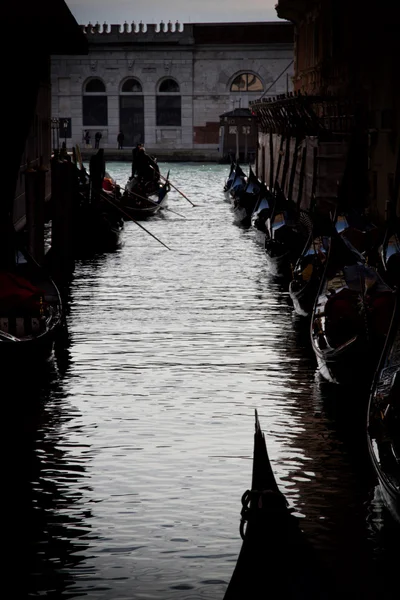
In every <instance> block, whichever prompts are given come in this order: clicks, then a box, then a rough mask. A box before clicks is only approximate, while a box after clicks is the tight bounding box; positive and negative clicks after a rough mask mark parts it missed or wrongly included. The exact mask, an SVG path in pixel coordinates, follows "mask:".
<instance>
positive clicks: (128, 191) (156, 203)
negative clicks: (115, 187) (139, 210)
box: [119, 185, 186, 219]
mask: <svg viewBox="0 0 400 600" xmlns="http://www.w3.org/2000/svg"><path fill="white" fill-rule="evenodd" d="M119 187H120V189H121V190H124V192H126V193H127V194H132V196H137V198H140V199H141V200H147V202H151V204H155V205H156V206H158V202H154V200H150V198H146V197H145V196H141V195H140V194H137V193H136V192H131V191H130V190H127V189H126V187H124V186H123V185H120V186H119ZM163 210H168V211H169V212H172V213H174V215H178V217H182V219H186V217H185V215H180V214H179V213H178V212H176V210H172V208H168V207H167V206H164V207H163Z"/></svg>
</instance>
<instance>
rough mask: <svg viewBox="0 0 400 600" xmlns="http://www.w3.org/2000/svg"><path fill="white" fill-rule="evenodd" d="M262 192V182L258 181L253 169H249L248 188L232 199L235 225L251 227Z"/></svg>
mask: <svg viewBox="0 0 400 600" xmlns="http://www.w3.org/2000/svg"><path fill="white" fill-rule="evenodd" d="M260 191H261V181H260V180H259V179H258V177H257V176H256V174H255V173H254V171H253V169H252V168H251V167H250V168H249V176H248V178H247V182H246V186H245V188H244V190H243V192H242V193H239V194H238V195H237V196H236V197H235V198H232V210H233V215H234V219H233V220H234V223H236V224H237V225H239V226H240V227H250V225H251V215H252V214H253V210H254V208H255V205H256V204H257V200H258V198H259V195H260Z"/></svg>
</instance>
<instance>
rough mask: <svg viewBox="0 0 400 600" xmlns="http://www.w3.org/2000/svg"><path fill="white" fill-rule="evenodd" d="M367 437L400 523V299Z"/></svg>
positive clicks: (375, 384)
mask: <svg viewBox="0 0 400 600" xmlns="http://www.w3.org/2000/svg"><path fill="white" fill-rule="evenodd" d="M367 440H368V449H369V454H370V457H371V461H372V465H373V467H374V470H375V473H376V475H377V478H378V481H379V487H380V490H381V493H382V497H383V500H384V503H385V505H386V507H387V508H388V509H389V511H390V513H391V514H392V516H393V518H394V519H395V520H396V521H397V523H398V524H399V525H400V302H399V297H397V310H396V311H395V313H394V315H393V319H392V322H391V326H390V330H389V334H388V336H387V339H386V344H385V346H384V349H383V352H382V356H381V359H380V362H379V365H378V368H377V370H376V374H375V377H374V382H373V385H372V389H371V395H370V399H369V404H368V419H367Z"/></svg>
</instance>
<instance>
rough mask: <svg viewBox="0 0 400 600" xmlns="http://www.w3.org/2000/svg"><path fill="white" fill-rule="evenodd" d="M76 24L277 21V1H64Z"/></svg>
mask: <svg viewBox="0 0 400 600" xmlns="http://www.w3.org/2000/svg"><path fill="white" fill-rule="evenodd" d="M65 1H66V3H67V5H68V6H69V8H70V10H71V12H72V14H73V15H74V17H75V19H76V20H77V21H78V23H79V24H87V23H89V22H91V23H96V22H97V21H98V22H99V23H104V22H106V23H109V24H111V23H124V22H125V21H127V22H128V23H131V22H132V21H135V22H136V23H139V22H140V21H143V23H160V22H161V21H164V22H165V23H167V22H168V21H172V22H173V23H174V22H175V21H179V22H180V23H210V22H225V23H227V22H240V21H277V20H278V17H277V15H276V11H275V4H276V3H277V0H247V2H246V1H244V0H65Z"/></svg>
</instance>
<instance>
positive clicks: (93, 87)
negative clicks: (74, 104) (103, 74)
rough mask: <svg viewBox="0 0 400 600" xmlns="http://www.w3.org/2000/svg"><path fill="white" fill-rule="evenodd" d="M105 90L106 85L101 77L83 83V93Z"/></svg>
mask: <svg viewBox="0 0 400 600" xmlns="http://www.w3.org/2000/svg"><path fill="white" fill-rule="evenodd" d="M105 91H106V86H105V85H104V82H103V81H102V80H101V79H89V81H88V82H87V84H86V85H85V94H102V93H105Z"/></svg>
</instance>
